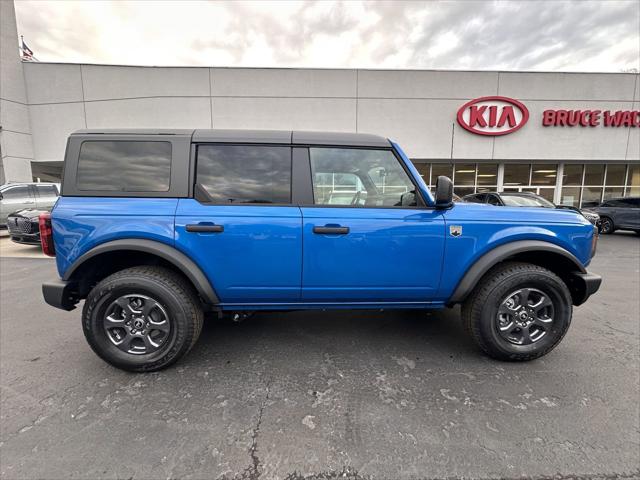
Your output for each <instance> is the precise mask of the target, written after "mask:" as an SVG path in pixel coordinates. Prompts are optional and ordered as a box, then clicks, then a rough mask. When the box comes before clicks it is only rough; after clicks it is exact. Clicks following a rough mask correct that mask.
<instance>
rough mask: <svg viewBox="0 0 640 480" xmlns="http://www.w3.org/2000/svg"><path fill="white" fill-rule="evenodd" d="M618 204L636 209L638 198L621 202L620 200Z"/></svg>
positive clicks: (639, 205) (639, 199) (638, 203)
mask: <svg viewBox="0 0 640 480" xmlns="http://www.w3.org/2000/svg"><path fill="white" fill-rule="evenodd" d="M620 203H622V205H621V206H623V207H632V208H633V207H635V208H638V207H640V198H624V199H622V200H620Z"/></svg>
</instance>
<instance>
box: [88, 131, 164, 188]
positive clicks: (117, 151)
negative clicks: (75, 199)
mask: <svg viewBox="0 0 640 480" xmlns="http://www.w3.org/2000/svg"><path fill="white" fill-rule="evenodd" d="M170 183H171V143H170V142H145V141H102V140H101V141H86V142H82V145H81V147H80V156H79V159H78V173H77V179H76V184H77V187H78V190H94V191H111V192H167V191H169V186H170Z"/></svg>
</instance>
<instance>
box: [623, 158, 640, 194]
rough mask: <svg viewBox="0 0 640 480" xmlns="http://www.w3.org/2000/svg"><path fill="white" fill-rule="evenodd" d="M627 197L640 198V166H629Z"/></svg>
mask: <svg viewBox="0 0 640 480" xmlns="http://www.w3.org/2000/svg"><path fill="white" fill-rule="evenodd" d="M626 196H627V197H640V165H638V164H637V163H636V164H631V165H629V173H628V174H627V189H626Z"/></svg>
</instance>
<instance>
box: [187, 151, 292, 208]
mask: <svg viewBox="0 0 640 480" xmlns="http://www.w3.org/2000/svg"><path fill="white" fill-rule="evenodd" d="M196 184H198V185H200V186H201V187H202V188H204V190H206V192H207V193H208V194H209V199H208V201H209V202H211V203H216V204H247V203H257V204H274V203H275V204H283V203H290V202H291V148H289V147H278V146H258V145H200V146H198V154H197V171H196Z"/></svg>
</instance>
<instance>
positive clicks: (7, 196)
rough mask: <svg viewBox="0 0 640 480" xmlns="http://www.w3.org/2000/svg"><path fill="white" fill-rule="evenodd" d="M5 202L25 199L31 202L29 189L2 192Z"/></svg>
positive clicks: (11, 189) (21, 188)
mask: <svg viewBox="0 0 640 480" xmlns="http://www.w3.org/2000/svg"><path fill="white" fill-rule="evenodd" d="M2 199H3V200H14V199H25V200H30V199H31V194H30V193H29V187H13V188H9V189H7V190H3V191H2Z"/></svg>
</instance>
